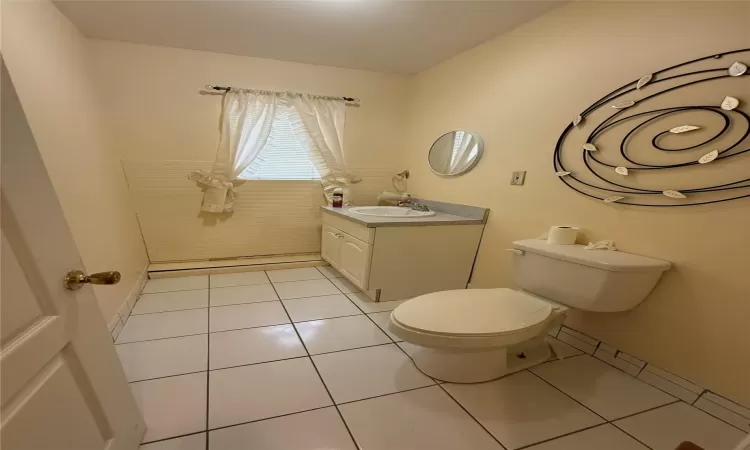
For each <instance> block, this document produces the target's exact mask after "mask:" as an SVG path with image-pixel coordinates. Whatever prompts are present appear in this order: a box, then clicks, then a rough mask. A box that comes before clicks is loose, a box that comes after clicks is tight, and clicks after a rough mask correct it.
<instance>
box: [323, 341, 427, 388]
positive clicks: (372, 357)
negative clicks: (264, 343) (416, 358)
mask: <svg viewBox="0 0 750 450" xmlns="http://www.w3.org/2000/svg"><path fill="white" fill-rule="evenodd" d="M312 359H313V362H314V363H315V366H316V367H317V368H318V371H319V372H320V376H321V377H323V381H324V382H325V384H326V386H327V387H328V389H329V391H330V392H331V395H332V396H333V399H334V401H335V402H336V403H344V402H351V401H354V400H361V399H364V398H368V397H375V396H378V395H384V394H391V393H394V392H399V391H404V390H408V389H414V388H418V387H423V386H429V385H431V384H434V382H433V380H432V379H431V378H429V377H427V376H425V375H424V374H422V372H420V371H419V370H417V368H416V366H414V364H413V363H412V361H411V360H410V359H409V357H408V356H406V355H405V354H404V353H403V352H402V351H401V350H399V349H398V348H397V347H396V345H395V344H391V345H381V346H377V347H370V348H361V349H356V350H348V351H345V352H336V353H328V354H325V355H317V356H313V357H312Z"/></svg>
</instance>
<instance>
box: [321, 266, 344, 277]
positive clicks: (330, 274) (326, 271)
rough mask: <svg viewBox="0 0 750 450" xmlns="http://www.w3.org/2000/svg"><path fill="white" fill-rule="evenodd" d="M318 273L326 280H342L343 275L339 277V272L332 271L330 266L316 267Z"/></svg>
mask: <svg viewBox="0 0 750 450" xmlns="http://www.w3.org/2000/svg"><path fill="white" fill-rule="evenodd" d="M316 269H318V271H320V273H322V274H323V275H324V276H325V277H326V278H344V276H343V275H341V272H339V271H338V270H336V269H334V268H333V267H331V266H320V267H316Z"/></svg>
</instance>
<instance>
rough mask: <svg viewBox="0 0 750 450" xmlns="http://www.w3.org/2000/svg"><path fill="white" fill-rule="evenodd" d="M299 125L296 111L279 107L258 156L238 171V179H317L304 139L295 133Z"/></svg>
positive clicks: (318, 176) (318, 177)
mask: <svg viewBox="0 0 750 450" xmlns="http://www.w3.org/2000/svg"><path fill="white" fill-rule="evenodd" d="M299 126H302V123H301V119H300V117H299V114H297V111H296V110H294V109H293V108H289V107H287V106H281V105H280V106H279V107H278V109H277V111H276V118H275V119H274V121H273V126H272V128H271V134H270V136H269V137H268V141H267V142H266V145H264V146H263V148H262V149H261V151H260V154H259V155H258V157H257V158H256V159H255V160H254V161H253V162H252V163H251V164H250V166H248V168H247V169H245V170H244V171H243V172H242V173H241V174H240V179H242V180H319V179H320V175H318V171H317V170H315V166H313V164H312V162H311V161H310V153H309V149H308V148H307V143H306V142H300V141H299V140H298V139H297V137H296V136H295V133H294V131H295V128H296V127H299Z"/></svg>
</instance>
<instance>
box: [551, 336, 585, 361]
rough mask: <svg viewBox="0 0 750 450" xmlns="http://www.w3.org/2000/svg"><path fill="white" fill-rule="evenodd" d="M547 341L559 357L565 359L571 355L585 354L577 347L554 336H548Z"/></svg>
mask: <svg viewBox="0 0 750 450" xmlns="http://www.w3.org/2000/svg"><path fill="white" fill-rule="evenodd" d="M547 343H548V344H549V345H550V346H551V347H552V350H554V351H555V355H557V358H558V359H565V358H570V357H571V356H578V355H582V354H583V352H582V351H580V350H578V349H577V348H575V347H572V346H570V345H568V344H566V343H565V342H563V341H561V340H559V339H555V338H553V337H552V336H549V337H547Z"/></svg>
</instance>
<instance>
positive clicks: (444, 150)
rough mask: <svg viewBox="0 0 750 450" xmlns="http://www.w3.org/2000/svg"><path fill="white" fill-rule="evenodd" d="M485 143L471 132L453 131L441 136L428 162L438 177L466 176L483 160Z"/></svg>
mask: <svg viewBox="0 0 750 450" xmlns="http://www.w3.org/2000/svg"><path fill="white" fill-rule="evenodd" d="M483 151H484V142H482V138H481V137H480V136H479V135H478V134H476V133H472V132H471V131H464V130H458V131H451V132H448V133H445V134H444V135H442V136H440V137H439V138H438V139H437V140H436V141H435V143H433V144H432V147H430V153H429V155H428V156H427V160H428V161H429V163H430V168H431V169H432V171H433V172H435V173H436V174H438V175H448V176H455V175H461V174H464V173H466V172H468V171H470V170H471V169H473V168H474V166H476V165H477V163H478V162H479V160H480V159H481V158H482V152H483Z"/></svg>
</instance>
